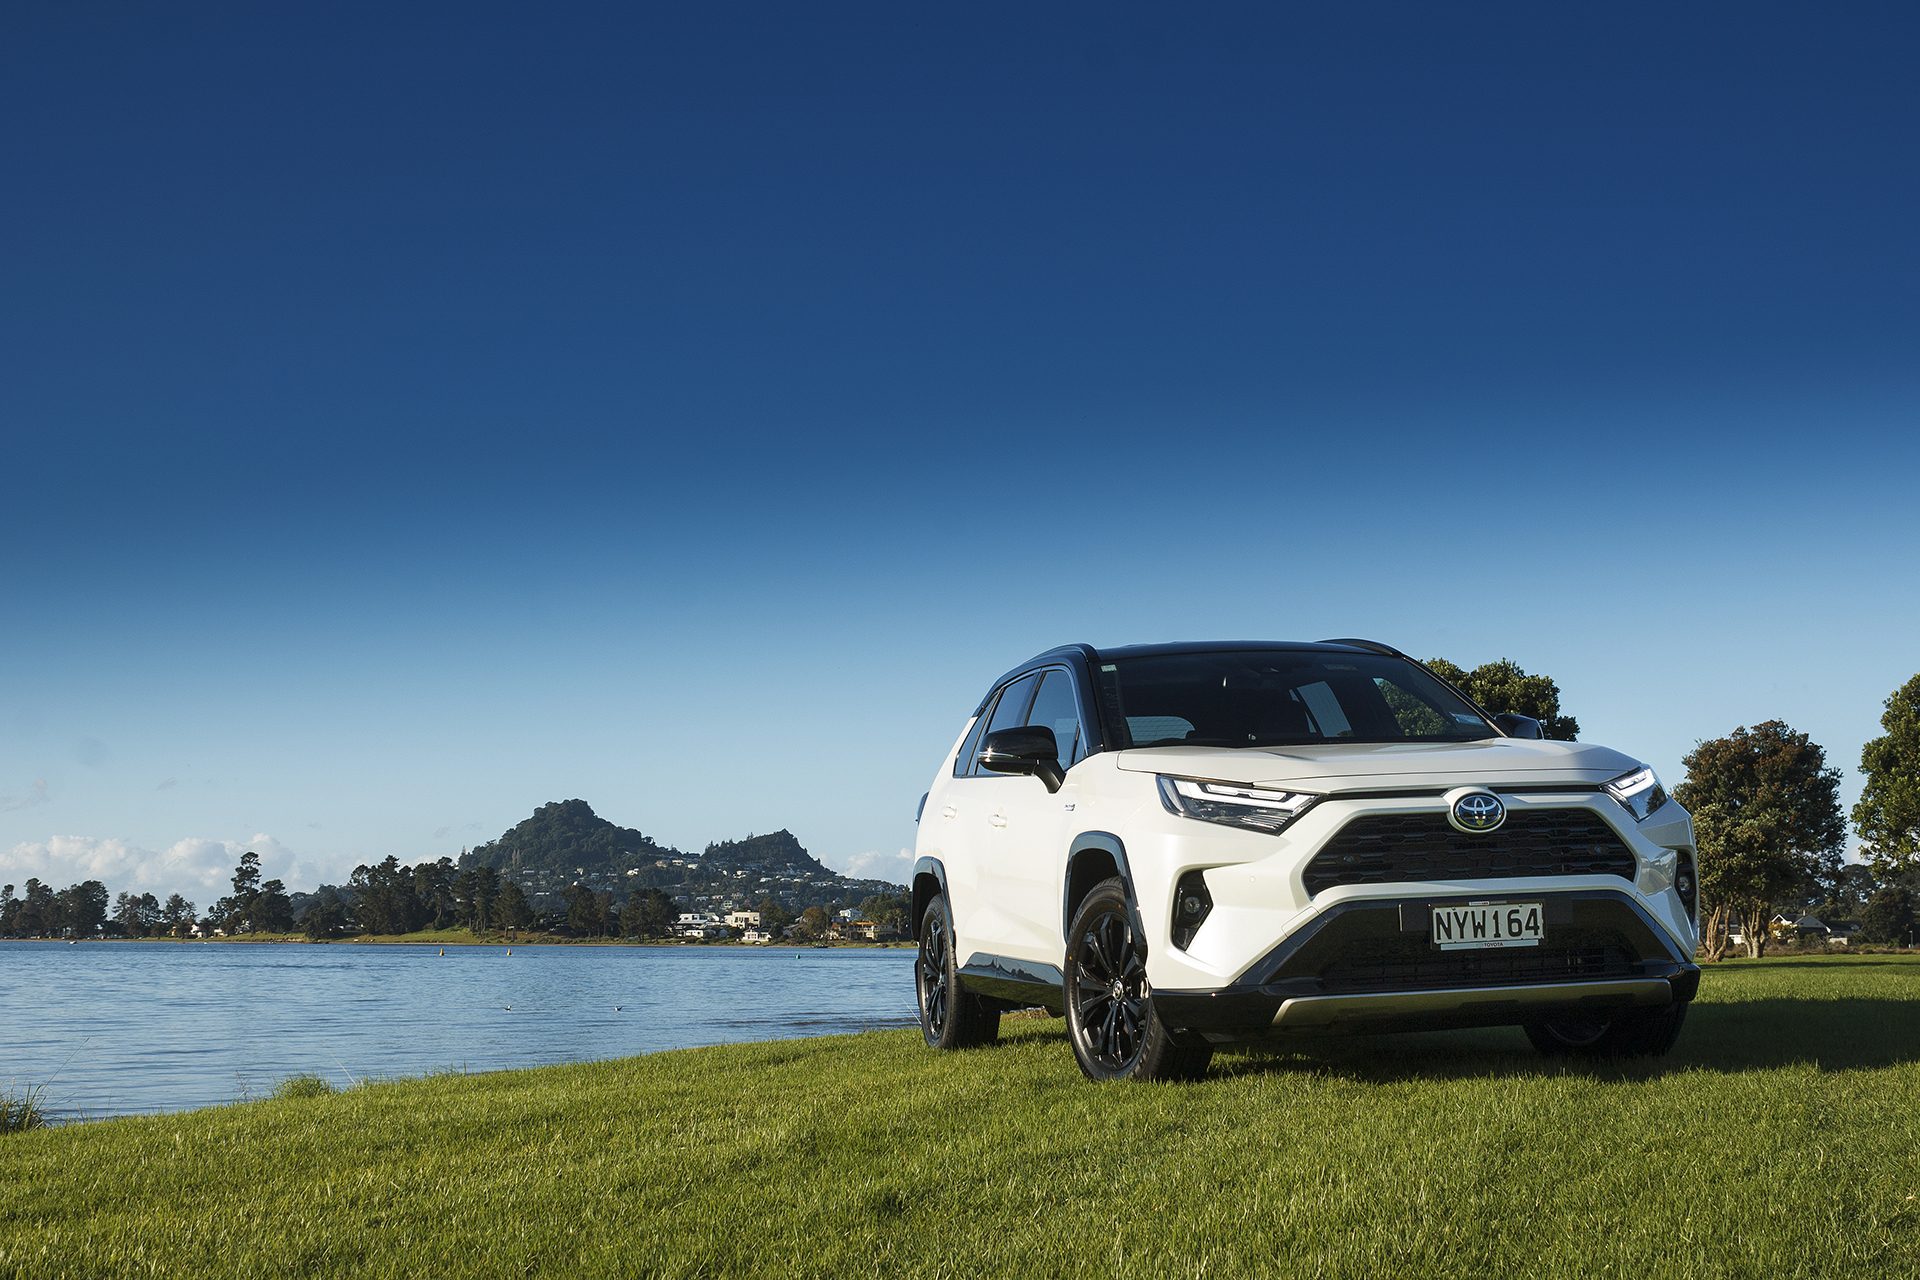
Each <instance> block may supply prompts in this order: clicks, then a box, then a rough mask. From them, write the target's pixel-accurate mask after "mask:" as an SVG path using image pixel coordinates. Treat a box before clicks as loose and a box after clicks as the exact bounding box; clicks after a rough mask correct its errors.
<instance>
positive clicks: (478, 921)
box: [453, 866, 500, 933]
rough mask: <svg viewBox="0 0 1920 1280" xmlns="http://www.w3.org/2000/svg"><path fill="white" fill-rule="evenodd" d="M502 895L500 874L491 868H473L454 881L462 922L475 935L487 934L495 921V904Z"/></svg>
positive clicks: (454, 893)
mask: <svg viewBox="0 0 1920 1280" xmlns="http://www.w3.org/2000/svg"><path fill="white" fill-rule="evenodd" d="M499 895H500V873H499V872H498V871H496V870H495V869H494V868H492V867H489V866H471V867H468V868H467V869H466V870H464V871H462V872H461V873H460V874H459V875H457V876H455V877H454V879H453V897H454V902H455V904H456V911H457V913H458V915H459V918H460V921H461V922H462V923H463V924H465V925H466V926H467V928H469V929H471V930H473V932H475V933H485V932H486V931H487V928H488V926H489V924H490V922H491V921H492V919H493V902H494V899H495V898H497V897H499Z"/></svg>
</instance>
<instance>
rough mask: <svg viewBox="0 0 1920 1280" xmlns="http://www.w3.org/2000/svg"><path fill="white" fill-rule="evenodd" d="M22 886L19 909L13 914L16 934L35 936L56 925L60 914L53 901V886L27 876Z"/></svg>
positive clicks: (25, 936)
mask: <svg viewBox="0 0 1920 1280" xmlns="http://www.w3.org/2000/svg"><path fill="white" fill-rule="evenodd" d="M22 888H23V890H24V892H23V894H22V896H21V898H20V905H19V911H18V912H17V913H16V914H15V916H14V922H15V923H14V929H15V932H16V934H17V935H18V936H19V937H22V938H37V937H39V936H40V935H41V934H44V933H46V932H48V931H50V930H52V929H54V928H55V927H57V925H58V922H59V918H60V915H59V907H58V905H57V904H56V903H55V902H54V895H53V886H52V885H50V884H42V883H40V881H39V879H38V878H37V877H34V876H28V877H27V883H26V884H25V885H24V886H22Z"/></svg>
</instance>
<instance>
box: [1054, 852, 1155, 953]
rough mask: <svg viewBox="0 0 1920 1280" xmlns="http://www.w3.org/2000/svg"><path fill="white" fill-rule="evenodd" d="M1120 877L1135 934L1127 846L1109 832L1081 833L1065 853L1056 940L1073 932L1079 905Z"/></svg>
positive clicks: (1137, 912)
mask: <svg viewBox="0 0 1920 1280" xmlns="http://www.w3.org/2000/svg"><path fill="white" fill-rule="evenodd" d="M1115 876H1118V877H1120V883H1121V884H1122V885H1123V886H1125V889H1126V894H1127V909H1128V910H1129V911H1131V912H1132V913H1133V915H1134V917H1135V918H1134V927H1135V931H1136V933H1138V932H1139V924H1140V921H1139V915H1140V904H1139V902H1138V900H1137V899H1136V898H1135V896H1134V892H1133V869H1132V868H1131V867H1130V866H1128V865H1127V846H1126V845H1125V843H1123V842H1122V841H1121V839H1120V837H1119V836H1117V835H1115V834H1113V832H1111V831H1082V832H1081V833H1080V834H1079V835H1077V836H1075V837H1074V838H1073V844H1072V845H1071V847H1070V848H1069V849H1068V852H1067V876H1066V882H1065V884H1063V885H1062V886H1061V891H1060V938H1061V940H1062V941H1065V940H1066V938H1067V935H1068V934H1069V933H1071V932H1072V931H1073V916H1074V913H1075V912H1076V911H1078V910H1079V909H1080V903H1081V902H1082V901H1084V900H1085V898H1086V896H1087V895H1088V894H1089V893H1091V892H1093V887H1094V886H1095V885H1097V884H1099V883H1100V882H1101V881H1102V880H1110V879H1112V878H1113V877H1115Z"/></svg>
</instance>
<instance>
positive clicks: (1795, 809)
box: [1673, 720, 1846, 957]
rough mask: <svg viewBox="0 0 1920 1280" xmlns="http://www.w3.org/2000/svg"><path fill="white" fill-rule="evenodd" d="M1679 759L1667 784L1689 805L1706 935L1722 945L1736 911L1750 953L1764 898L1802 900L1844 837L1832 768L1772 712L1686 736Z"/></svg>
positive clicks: (1832, 863) (1759, 932) (1766, 906)
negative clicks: (1690, 739)
mask: <svg viewBox="0 0 1920 1280" xmlns="http://www.w3.org/2000/svg"><path fill="white" fill-rule="evenodd" d="M1681 763H1683V764H1684V765H1685V766H1686V769H1687V778H1686V781H1685V782H1682V783H1681V784H1680V785H1679V786H1677V787H1675V788H1674V789H1673V794H1674V798H1675V799H1677V800H1679V801H1680V803H1681V804H1683V805H1685V806H1686V807H1687V810H1688V811H1689V812H1690V813H1692V814H1693V827H1694V836H1695V838H1696V840H1697V842H1698V844H1699V856H1700V898H1701V903H1702V905H1703V906H1704V907H1706V908H1707V911H1706V915H1705V918H1704V919H1703V920H1702V932H1703V933H1704V934H1707V935H1709V936H1708V938H1707V939H1706V945H1707V947H1708V950H1709V952H1711V951H1712V950H1713V945H1714V940H1715V939H1719V940H1721V945H1722V946H1723V947H1724V939H1725V938H1726V935H1727V926H1728V924H1729V923H1730V922H1731V921H1732V920H1734V919H1738V920H1739V922H1740V924H1741V932H1742V934H1743V935H1744V936H1745V938H1746V946H1747V954H1748V955H1750V956H1754V957H1758V956H1760V955H1761V954H1763V953H1764V951H1765V949H1766V943H1767V917H1768V916H1769V915H1771V914H1772V911H1773V907H1774V905H1775V904H1776V903H1778V902H1781V901H1783V900H1786V899H1796V900H1798V901H1804V900H1805V899H1806V896H1807V895H1809V894H1810V893H1812V892H1815V891H1816V890H1815V888H1814V886H1815V885H1817V883H1818V882H1819V881H1820V880H1821V878H1822V875H1821V873H1822V871H1823V870H1832V869H1834V868H1836V867H1837V864H1838V862H1839V860H1840V855H1841V850H1842V849H1843V847H1844V845H1845V840H1846V823H1845V821H1844V819H1843V818H1842V816H1841V813H1840V798H1839V787H1840V771H1839V770H1838V769H1829V768H1827V767H1826V764H1827V756H1826V752H1825V751H1823V750H1821V748H1820V747H1819V746H1818V745H1816V744H1815V743H1814V742H1813V741H1812V740H1811V739H1809V738H1808V737H1807V735H1806V734H1804V733H1799V732H1796V731H1795V730H1794V729H1792V728H1791V727H1790V726H1788V725H1787V724H1785V723H1783V722H1782V721H1779V720H1769V721H1766V722H1765V723H1764V724H1757V725H1755V726H1753V728H1751V729H1748V728H1747V727H1746V726H1744V725H1742V726H1741V727H1740V728H1737V729H1735V730H1734V731H1733V732H1732V733H1731V734H1729V735H1727V736H1726V737H1724V738H1712V739H1709V740H1707V741H1705V742H1700V743H1696V744H1695V746H1694V748H1693V750H1692V752H1690V753H1689V754H1688V755H1687V756H1685V757H1684V758H1683V759H1682V761H1681ZM1827 878H1828V879H1831V878H1832V877H1831V875H1829V876H1828V877H1827Z"/></svg>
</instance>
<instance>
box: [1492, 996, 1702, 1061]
mask: <svg viewBox="0 0 1920 1280" xmlns="http://www.w3.org/2000/svg"><path fill="white" fill-rule="evenodd" d="M1686 1020H1687V1006H1686V1005H1684V1004H1673V1005H1668V1006H1667V1007H1666V1008H1664V1009H1635V1010H1632V1011H1630V1012H1627V1013H1616V1014H1614V1015H1612V1016H1611V1017H1596V1016H1595V1015H1593V1014H1586V1013H1570V1014H1564V1015H1562V1016H1560V1017H1557V1018H1542V1019H1540V1020H1539V1021H1537V1022H1529V1023H1528V1024H1527V1028H1526V1030H1527V1039H1529V1040H1531V1041H1532V1042H1533V1047H1534V1048H1536V1049H1538V1050H1539V1051H1540V1052H1541V1053H1544V1054H1549V1055H1552V1056H1555V1057H1559V1056H1565V1055H1570V1054H1571V1055H1578V1056H1580V1057H1586V1058H1658V1057H1662V1056H1664V1055H1665V1054H1666V1053H1667V1052H1668V1051H1669V1050H1671V1049H1672V1048H1673V1045H1674V1042H1675V1041H1676V1040H1678V1039H1679V1038H1680V1026H1681V1024H1682V1023H1684V1022H1685V1021H1686Z"/></svg>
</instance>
